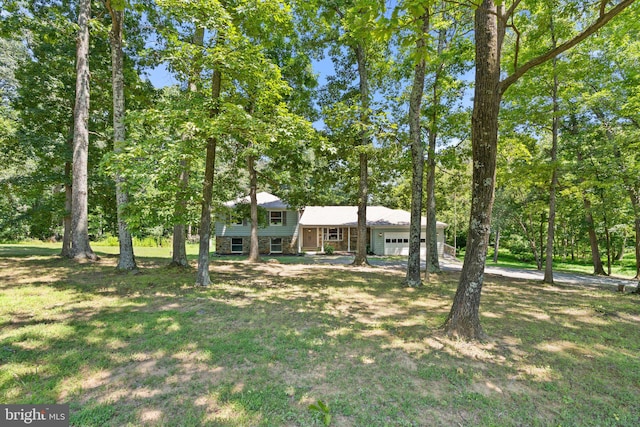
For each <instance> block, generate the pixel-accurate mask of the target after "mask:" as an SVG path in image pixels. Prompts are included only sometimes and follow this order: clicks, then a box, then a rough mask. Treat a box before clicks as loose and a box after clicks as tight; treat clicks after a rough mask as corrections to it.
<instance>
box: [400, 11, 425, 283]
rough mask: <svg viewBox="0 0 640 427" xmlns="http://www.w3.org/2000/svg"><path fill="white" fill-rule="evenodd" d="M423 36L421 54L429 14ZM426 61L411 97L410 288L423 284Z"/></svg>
mask: <svg viewBox="0 0 640 427" xmlns="http://www.w3.org/2000/svg"><path fill="white" fill-rule="evenodd" d="M420 23H421V25H420V29H419V30H420V34H421V36H420V37H419V38H418V40H417V41H416V51H418V52H421V51H422V50H423V49H424V47H425V45H426V41H425V37H426V34H427V33H428V32H429V14H428V12H425V14H424V15H422V17H421V19H420ZM426 68H427V62H426V60H425V58H424V57H421V58H420V60H419V61H418V63H417V64H416V66H415V69H414V74H413V75H414V77H413V87H412V88H411V97H410V98H409V140H410V141H411V164H412V175H411V176H412V178H411V222H410V225H409V259H408V261H407V276H406V279H405V280H406V283H407V286H412V287H415V286H419V285H420V237H421V236H420V235H421V232H422V182H423V179H424V148H423V145H422V132H421V126H420V113H421V106H422V95H423V93H424V79H425V72H426Z"/></svg>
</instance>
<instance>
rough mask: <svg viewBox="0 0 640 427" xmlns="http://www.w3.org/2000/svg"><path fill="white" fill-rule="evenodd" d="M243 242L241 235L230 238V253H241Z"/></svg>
mask: <svg viewBox="0 0 640 427" xmlns="http://www.w3.org/2000/svg"><path fill="white" fill-rule="evenodd" d="M242 249H243V244H242V237H234V238H233V239H231V252H232V253H236V254H237V253H240V254H241V253H242Z"/></svg>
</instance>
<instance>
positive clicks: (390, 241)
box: [384, 232, 427, 257]
mask: <svg viewBox="0 0 640 427" xmlns="http://www.w3.org/2000/svg"><path fill="white" fill-rule="evenodd" d="M384 254H385V255H404V256H408V255H409V233H398V232H395V233H384ZM426 255H427V244H426V243H425V239H424V238H422V239H420V256H421V257H425V256H426Z"/></svg>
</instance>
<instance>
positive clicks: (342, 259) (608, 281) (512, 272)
mask: <svg viewBox="0 0 640 427" xmlns="http://www.w3.org/2000/svg"><path fill="white" fill-rule="evenodd" d="M307 256H308V257H312V258H313V259H314V263H319V264H350V263H351V262H353V256H351V255H307ZM368 260H369V263H370V264H371V265H374V266H377V267H385V268H397V269H402V270H404V269H406V268H407V260H406V259H402V258H398V257H380V256H370V257H368ZM421 267H422V268H423V269H424V268H425V263H424V262H422V263H421ZM440 268H442V270H444V271H461V270H462V261H460V260H458V259H455V258H449V257H447V258H445V259H442V260H440ZM484 272H485V274H492V275H496V276H503V277H511V278H514V279H526V280H537V281H540V282H541V281H542V279H543V278H544V272H543V271H538V270H534V269H520V268H510V267H491V266H489V267H485V269H484ZM553 280H554V282H555V283H558V284H566V285H581V286H594V287H599V288H609V289H611V290H617V289H618V285H625V287H626V291H627V292H629V291H630V290H635V289H637V287H638V281H637V280H632V279H624V278H621V277H607V276H593V275H590V274H580V273H566V272H559V271H554V272H553Z"/></svg>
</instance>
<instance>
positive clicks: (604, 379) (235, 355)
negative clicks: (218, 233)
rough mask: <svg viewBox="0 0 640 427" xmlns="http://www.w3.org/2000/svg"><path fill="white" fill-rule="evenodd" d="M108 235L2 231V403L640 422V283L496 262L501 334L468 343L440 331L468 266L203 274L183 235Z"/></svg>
mask: <svg viewBox="0 0 640 427" xmlns="http://www.w3.org/2000/svg"><path fill="white" fill-rule="evenodd" d="M94 249H95V250H96V251H98V252H99V253H101V254H102V255H103V256H102V258H101V260H100V261H98V262H83V263H76V262H73V261H70V260H66V259H61V258H59V257H57V256H56V254H57V253H58V251H59V248H57V247H54V246H48V245H42V246H37V247H27V246H16V245H0V326H1V328H0V401H1V402H2V403H53V402H58V403H69V404H70V408H71V424H72V425H74V426H127V425H129V426H138V425H153V426H156V425H162V426H201V425H211V426H281V425H286V426H298V425H300V426H321V425H323V417H322V414H320V413H318V412H317V411H316V412H314V411H311V410H309V408H308V407H309V405H310V404H313V403H316V402H318V401H319V400H321V401H322V402H324V403H326V404H327V405H328V407H329V410H330V413H331V417H332V425H336V426H374V425H375V426H384V425H390V426H391V425H393V426H403V425H406V426H411V425H425V424H426V425H469V426H471V425H474V426H475V425H486V426H511V425H513V426H516V425H527V426H529V425H533V426H535V425H539V426H547V425H567V426H568V425H571V426H592V425H601V426H635V425H638V423H639V422H640V407H639V406H638V404H637V402H638V401H639V399H640V387H639V384H640V359H639V358H638V354H639V352H640V336H639V334H638V333H637V331H638V328H639V327H640V304H639V299H638V296H637V295H632V294H624V295H621V294H618V293H614V292H610V291H606V290H597V289H592V288H582V287H568V286H543V285H540V284H538V283H535V282H528V281H523V280H515V279H505V278H499V277H487V278H486V280H485V287H484V291H483V301H482V306H481V316H482V322H483V325H484V327H485V330H486V332H487V333H488V334H489V335H490V336H491V339H490V340H489V341H488V342H486V343H465V342H462V341H457V340H452V339H449V338H447V337H445V336H443V335H442V333H441V332H440V330H439V329H438V328H439V326H440V325H441V324H442V322H443V320H444V319H445V317H446V315H447V312H448V309H449V307H450V304H451V300H452V298H453V295H454V292H455V288H456V284H457V274H453V273H451V274H441V275H438V276H432V278H433V279H434V282H433V283H431V284H430V285H429V286H426V287H424V288H421V289H409V288H404V287H403V286H402V281H403V278H404V273H403V272H402V271H397V270H385V269H383V268H350V267H346V266H331V265H301V264H296V263H294V260H298V261H302V260H304V258H302V257H279V258H278V260H279V262H278V263H274V262H267V263H263V264H258V265H250V264H247V263H246V262H244V261H240V260H237V259H234V258H228V257H220V258H213V259H212V264H211V275H212V280H213V281H214V284H213V285H212V286H211V287H209V288H206V289H203V288H198V287H195V286H193V281H194V278H195V273H194V270H193V269H188V270H186V271H183V270H180V269H168V268H166V267H164V266H165V265H166V264H167V263H168V254H169V252H168V251H169V249H168V248H144V250H143V249H142V248H140V250H138V248H136V252H137V256H138V262H139V264H140V267H141V274H137V275H130V274H127V273H118V272H116V271H115V261H116V259H115V257H113V256H110V255H109V254H108V253H107V252H106V251H105V252H103V251H102V248H97V247H96V248H94ZM161 250H166V252H161ZM280 258H283V259H287V260H289V261H291V263H289V264H285V263H284V261H283V262H280Z"/></svg>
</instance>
